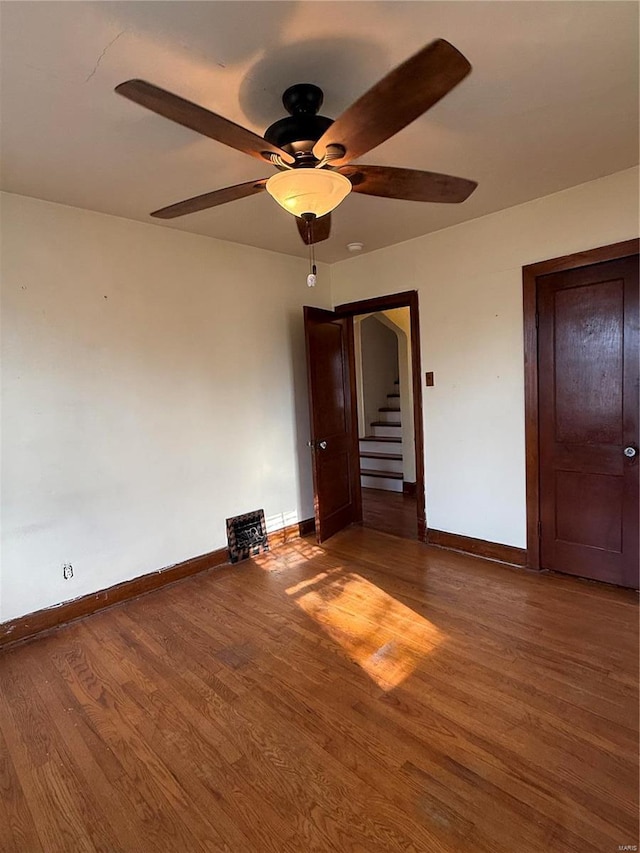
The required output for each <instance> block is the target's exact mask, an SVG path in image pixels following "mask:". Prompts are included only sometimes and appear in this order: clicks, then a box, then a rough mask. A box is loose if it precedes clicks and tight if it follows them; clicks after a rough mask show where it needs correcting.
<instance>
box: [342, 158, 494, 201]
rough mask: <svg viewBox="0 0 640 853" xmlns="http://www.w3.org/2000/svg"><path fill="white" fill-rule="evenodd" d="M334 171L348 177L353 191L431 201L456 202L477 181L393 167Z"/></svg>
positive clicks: (468, 192)
mask: <svg viewBox="0 0 640 853" xmlns="http://www.w3.org/2000/svg"><path fill="white" fill-rule="evenodd" d="M338 171H339V172H340V173H341V174H342V175H344V176H345V177H346V178H349V180H350V181H351V183H352V184H353V190H354V192H357V193H366V195H377V196H382V197H384V198H401V199H406V200H407V201H431V202H441V203H449V204H459V203H460V202H461V201H465V200H466V199H468V198H469V196H470V195H471V193H472V192H473V191H474V190H475V188H476V187H477V186H478V184H477V183H476V182H475V181H469V180H467V179H466V178H455V177H453V175H440V174H438V173H437V172H421V171H419V170H418V169H396V168H394V167H393V166H364V165H361V164H360V163H358V164H357V165H355V166H343V167H342V168H340V169H338Z"/></svg>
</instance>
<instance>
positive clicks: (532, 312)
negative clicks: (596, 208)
mask: <svg viewBox="0 0 640 853" xmlns="http://www.w3.org/2000/svg"><path fill="white" fill-rule="evenodd" d="M639 249H640V239H638V238H635V239H633V240H624V241H622V242H621V243H613V244H611V245H609V246H601V247H599V248H597V249H588V250H587V251H584V252H576V253H575V254H572V255H564V256H563V257H561V258H552V259H550V260H547V261H539V262H537V263H535V264H528V265H527V266H525V267H523V268H522V287H523V309H524V412H525V421H524V429H525V453H526V495H527V503H526V505H527V568H529V569H537V570H538V571H539V570H540V568H541V566H540V533H541V530H540V453H539V436H538V424H539V411H538V381H539V374H538V278H539V277H541V276H544V275H549V273H554V272H565V271H566V270H573V269H579V268H580V267H586V266H592V265H593V264H598V263H601V262H603V261H616V260H619V259H620V258H627V257H629V255H635V254H638V251H639Z"/></svg>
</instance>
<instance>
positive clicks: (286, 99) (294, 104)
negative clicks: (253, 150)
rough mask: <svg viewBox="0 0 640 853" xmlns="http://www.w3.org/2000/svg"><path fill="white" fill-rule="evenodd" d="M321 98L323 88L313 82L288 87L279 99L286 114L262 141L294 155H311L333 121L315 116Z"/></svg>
mask: <svg viewBox="0 0 640 853" xmlns="http://www.w3.org/2000/svg"><path fill="white" fill-rule="evenodd" d="M323 97H324V96H323V92H322V89H320V88H319V86H314V85H313V83H296V84H295V85H294V86H289V88H288V89H287V90H286V91H285V93H284V94H283V96H282V103H283V104H284V108H285V109H286V110H287V112H288V113H289V115H288V116H286V117H285V118H281V119H279V120H278V121H276V122H274V123H273V124H272V125H270V126H269V127H268V128H267V129H266V131H265V132H264V138H265V139H266V140H267V142H270V143H271V144H272V145H276V146H277V147H278V148H282V149H283V150H284V151H286V152H287V153H289V154H293V155H294V156H297V157H301V156H302V155H304V154H311V151H312V148H313V146H314V145H315V143H316V142H317V141H318V140H319V139H320V137H321V136H322V134H323V133H324V132H325V131H326V130H327V129H328V128H329V127H331V125H332V124H333V119H331V118H327V117H326V116H320V115H317V113H318V110H319V109H320V107H321V106H322V101H323ZM314 159H315V158H314Z"/></svg>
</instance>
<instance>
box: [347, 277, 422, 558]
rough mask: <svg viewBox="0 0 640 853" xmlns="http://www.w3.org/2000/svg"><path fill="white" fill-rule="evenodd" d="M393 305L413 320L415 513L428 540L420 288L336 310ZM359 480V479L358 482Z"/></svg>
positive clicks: (382, 308) (353, 311) (362, 310)
mask: <svg viewBox="0 0 640 853" xmlns="http://www.w3.org/2000/svg"><path fill="white" fill-rule="evenodd" d="M391 308H408V309H409V318H410V322H411V371H412V383H413V428H414V440H415V455H416V512H417V516H418V540H419V541H420V542H425V543H426V541H427V517H426V512H425V483H424V430H423V424H422V379H421V377H422V367H421V363H420V317H419V313H418V291H417V290H405V291H403V292H402V293H391V294H389V295H387V296H377V297H374V298H372V299H363V300H362V301H361V302H345V303H344V304H343V305H337V306H336V307H335V308H334V311H335V313H336V314H337V315H339V316H341V317H355V316H357V315H358V314H371V313H375V312H376V311H386V310H388V309H391ZM351 393H352V400H353V405H354V406H355V405H357V399H356V396H357V395H356V389H355V387H353V388H352V389H351ZM358 482H359V481H358Z"/></svg>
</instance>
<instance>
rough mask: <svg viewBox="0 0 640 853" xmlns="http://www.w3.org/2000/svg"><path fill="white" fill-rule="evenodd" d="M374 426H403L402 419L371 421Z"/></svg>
mask: <svg viewBox="0 0 640 853" xmlns="http://www.w3.org/2000/svg"><path fill="white" fill-rule="evenodd" d="M371 426H372V427H377V426H378V427H381V426H382V427H401V426H402V424H401V423H400V421H371Z"/></svg>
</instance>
